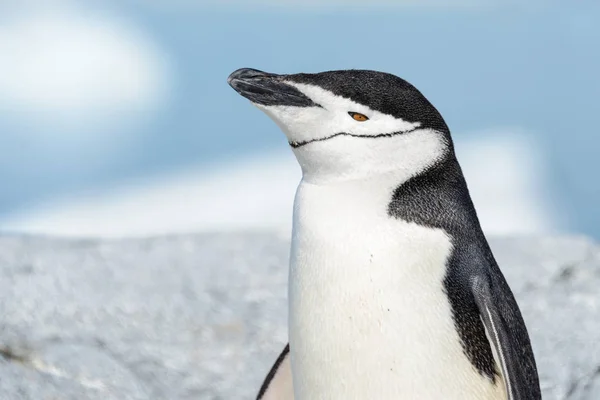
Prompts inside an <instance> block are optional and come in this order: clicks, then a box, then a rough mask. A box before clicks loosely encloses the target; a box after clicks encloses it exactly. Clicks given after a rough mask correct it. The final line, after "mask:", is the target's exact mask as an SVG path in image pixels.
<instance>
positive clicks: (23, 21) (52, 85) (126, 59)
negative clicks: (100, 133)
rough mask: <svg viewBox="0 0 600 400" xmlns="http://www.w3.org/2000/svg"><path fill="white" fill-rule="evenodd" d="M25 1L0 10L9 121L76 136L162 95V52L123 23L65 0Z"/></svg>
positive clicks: (2, 86)
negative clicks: (35, 4)
mask: <svg viewBox="0 0 600 400" xmlns="http://www.w3.org/2000/svg"><path fill="white" fill-rule="evenodd" d="M28 4H29V6H27V7H24V6H22V7H15V9H16V11H15V9H11V6H10V5H4V7H0V13H4V15H3V17H2V18H1V19H0V106H1V107H2V108H3V109H5V110H10V117H11V118H17V119H18V118H21V119H22V120H24V121H21V122H25V123H28V121H29V122H32V121H33V123H36V124H41V125H43V124H52V125H53V126H57V125H58V126H60V127H65V128H75V129H66V130H65V133H67V132H71V133H73V132H77V134H81V133H80V132H79V129H77V128H80V127H82V126H85V127H86V129H85V130H84V131H85V132H90V129H89V127H90V126H94V124H99V123H102V124H106V123H113V122H117V123H118V122H122V121H121V119H122V118H131V117H132V116H135V115H136V114H137V113H140V112H147V111H149V110H151V109H152V108H153V107H155V106H157V105H158V104H159V103H160V101H161V100H162V99H164V98H165V96H166V93H167V89H168V80H169V74H168V67H167V63H166V61H165V56H164V55H163V54H162V53H161V51H160V49H158V47H157V46H156V45H155V44H154V43H153V42H152V40H151V39H150V38H149V37H148V36H146V35H145V34H143V33H142V32H140V31H138V30H136V28H135V27H133V26H132V25H131V24H130V23H127V22H125V21H122V20H119V19H117V18H115V17H114V16H109V15H106V14H102V13H98V12H94V13H91V12H85V11H83V10H82V9H78V8H75V7H72V6H69V5H68V4H69V3H68V2H54V3H52V7H48V4H46V5H47V7H43V6H40V7H33V6H32V5H33V4H32V3H31V2H29V3H28ZM49 4H50V3H49ZM9 10H11V11H12V12H9ZM107 130H108V129H107ZM39 131H40V130H31V132H39Z"/></svg>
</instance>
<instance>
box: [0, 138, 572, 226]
mask: <svg viewBox="0 0 600 400" xmlns="http://www.w3.org/2000/svg"><path fill="white" fill-rule="evenodd" d="M512 131H514V130H512ZM477 137H478V138H477V139H472V140H468V141H460V142H458V143H457V152H458V156H459V159H460V162H461V165H462V167H463V170H464V173H465V176H466V178H467V181H468V183H469V188H470V190H471V195H472V197H473V200H474V202H475V205H476V207H477V210H478V213H479V216H480V219H481V223H482V226H483V228H484V230H486V231H487V232H488V233H492V234H515V233H518V234H531V233H547V232H549V231H553V230H557V229H558V228H559V227H560V224H561V221H559V220H557V219H556V218H554V217H553V216H554V215H555V213H554V212H553V205H552V204H551V203H550V202H549V201H548V200H547V197H546V195H547V192H548V189H547V188H546V187H545V186H544V173H545V169H544V165H543V159H542V157H541V152H540V151H539V149H538V147H537V145H536V143H534V142H531V141H530V140H528V139H527V138H526V137H524V136H522V135H517V134H510V131H509V130H496V131H494V132H481V133H480V134H479V135H477ZM208 171H216V172H208ZM299 179H300V169H299V167H298V166H297V164H296V161H295V159H294V157H293V155H292V154H291V152H289V151H286V152H284V153H281V154H279V153H275V154H262V155H260V156H257V157H252V158H248V159H246V160H241V161H238V162H236V163H235V164H230V165H228V166H221V168H206V167H205V168H202V169H201V170H199V171H187V172H182V173H179V174H176V175H172V176H163V177H161V178H156V179H153V180H150V181H147V182H139V183H137V184H130V185H127V186H124V187H122V188H117V189H112V190H110V191H106V192H101V191H96V192H92V193H87V194H82V195H79V196H75V197H73V198H71V199H68V200H65V201H63V202H57V203H55V204H54V205H47V206H45V207H43V208H40V209H37V210H29V211H28V212H24V213H22V214H21V215H15V216H13V217H12V218H9V219H5V220H4V221H0V229H2V230H12V231H20V232H31V233H44V234H54V235H67V236H100V237H118V236H140V235H142V236H145V235H155V234H166V233H183V232H202V231H214V230H221V231H222V230H237V229H256V228H271V229H273V228H274V229H278V230H279V231H280V232H284V233H287V232H288V231H289V229H290V223H291V213H292V203H293V197H294V193H295V189H296V186H297V183H298V181H299Z"/></svg>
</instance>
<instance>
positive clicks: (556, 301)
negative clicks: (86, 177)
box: [0, 232, 600, 400]
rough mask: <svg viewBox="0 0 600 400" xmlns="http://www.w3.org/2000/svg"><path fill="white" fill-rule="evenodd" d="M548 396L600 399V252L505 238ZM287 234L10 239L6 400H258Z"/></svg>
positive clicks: (501, 251) (1, 283)
mask: <svg viewBox="0 0 600 400" xmlns="http://www.w3.org/2000/svg"><path fill="white" fill-rule="evenodd" d="M492 247H493V249H494V251H495V254H496V256H497V258H498V261H499V262H500V264H501V266H502V268H503V270H504V272H505V275H506V276H507V279H508V281H509V283H510V284H511V286H512V288H513V290H514V292H515V294H516V296H517V299H518V301H519V303H520V305H521V307H522V311H523V314H524V317H525V320H526V322H527V324H528V328H529V331H530V334H531V336H532V341H533V347H534V351H535V353H536V357H537V363H538V366H539V370H540V375H541V381H542V387H543V391H544V399H546V400H559V399H560V400H562V399H581V400H592V399H597V398H599V397H600V373H599V372H598V371H600V326H599V323H600V321H599V320H598V308H599V307H600V294H599V292H598V287H600V247H598V246H597V245H596V244H593V243H591V242H590V241H588V240H586V239H583V238H574V237H571V238H567V237H564V238H551V237H539V238H535V237H529V238H522V239H495V240H492ZM287 255H288V243H287V238H286V236H285V235H284V236H282V235H276V234H273V233H268V232H262V233H245V234H241V233H238V234H202V235H194V236H169V237H160V238H153V239H135V240H134V239H129V240H119V241H117V240H112V241H110V240H106V241H96V240H81V239H75V240H66V239H62V240H58V239H49V238H40V237H20V236H4V237H0V274H1V276H2V279H0V315H2V320H1V322H0V377H1V379H0V399H2V400H4V399H7V400H8V399H10V400H30V399H31V400H39V399H60V400H82V399H91V400H95V399H98V400H100V399H101V400H117V399H118V400H128V399H137V400H150V399H152V400H187V399H189V400H191V399H194V400H198V399H207V400H208V399H226V400H235V399H251V398H253V396H254V395H255V393H256V391H257V389H258V387H259V385H260V382H261V380H262V378H263V377H264V375H265V374H266V372H267V370H268V368H269V367H270V365H271V363H272V362H273V360H274V359H275V357H276V356H277V354H278V352H279V351H280V350H281V348H282V346H283V344H284V343H285V341H286V339H287V332H286V309H287V305H286V300H285V297H286V279H287V268H286V259H287Z"/></svg>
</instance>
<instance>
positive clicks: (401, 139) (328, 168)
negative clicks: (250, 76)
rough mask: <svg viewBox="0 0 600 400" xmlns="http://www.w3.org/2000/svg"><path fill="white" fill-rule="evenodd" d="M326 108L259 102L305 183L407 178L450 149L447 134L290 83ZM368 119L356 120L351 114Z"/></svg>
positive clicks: (319, 90) (327, 92)
mask: <svg viewBox="0 0 600 400" xmlns="http://www.w3.org/2000/svg"><path fill="white" fill-rule="evenodd" d="M286 83H287V84H289V85H291V86H294V87H295V88H297V89H298V90H300V91H301V92H302V93H303V94H304V95H305V96H307V97H308V98H310V99H311V100H312V101H314V102H315V103H317V104H319V105H321V106H322V107H295V106H279V105H275V106H266V105H261V104H256V103H254V105H256V106H257V107H258V108H259V109H261V110H263V111H264V112H265V113H266V114H267V115H268V116H269V117H271V119H273V120H274V121H275V123H276V124H277V125H278V126H279V127H280V128H281V130H282V131H283V132H284V133H285V135H286V136H287V138H288V141H289V142H290V144H291V145H292V147H293V150H294V153H295V155H296V158H297V159H298V162H299V163H300V166H301V167H302V172H303V175H304V179H305V180H307V181H311V182H313V183H325V182H330V181H339V180H353V179H363V178H368V177H370V176H372V175H377V174H381V173H393V172H395V173H397V174H399V175H401V178H402V179H404V180H406V179H409V178H410V177H412V176H414V175H416V174H418V173H419V172H421V171H423V170H424V169H426V168H427V167H428V166H430V165H432V164H433V163H435V162H436V161H437V160H439V159H440V158H441V157H443V155H444V154H445V152H446V150H447V149H448V145H447V143H446V142H445V140H444V136H443V135H442V134H441V133H439V132H436V131H434V130H431V129H420V125H421V124H420V123H419V122H408V121H404V120H402V119H398V118H395V117H393V116H391V115H388V114H383V113H381V112H378V111H375V110H372V109H370V108H369V107H367V106H365V105H362V104H358V103H356V102H354V101H352V100H350V99H347V98H344V97H341V96H337V95H335V94H334V93H332V92H330V91H327V90H325V89H322V88H320V87H318V86H313V85H307V84H300V83H295V82H289V81H287V82H286ZM350 112H353V113H360V114H363V115H364V116H366V117H367V118H368V119H367V120H365V121H357V120H355V119H354V118H353V117H352V116H351V115H350V114H349V113H350Z"/></svg>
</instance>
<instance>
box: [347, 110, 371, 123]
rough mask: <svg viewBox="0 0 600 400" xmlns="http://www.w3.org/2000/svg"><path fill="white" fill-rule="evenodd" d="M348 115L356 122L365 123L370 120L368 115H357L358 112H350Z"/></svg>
mask: <svg viewBox="0 0 600 400" xmlns="http://www.w3.org/2000/svg"><path fill="white" fill-rule="evenodd" d="M348 114H350V116H351V117H352V118H354V120H355V121H360V122H364V121H366V120H368V119H369V118H367V116H366V115H364V114H361V113H357V112H352V111H349V112H348Z"/></svg>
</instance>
